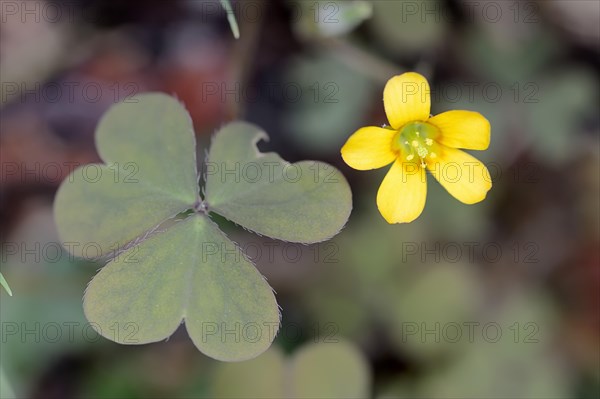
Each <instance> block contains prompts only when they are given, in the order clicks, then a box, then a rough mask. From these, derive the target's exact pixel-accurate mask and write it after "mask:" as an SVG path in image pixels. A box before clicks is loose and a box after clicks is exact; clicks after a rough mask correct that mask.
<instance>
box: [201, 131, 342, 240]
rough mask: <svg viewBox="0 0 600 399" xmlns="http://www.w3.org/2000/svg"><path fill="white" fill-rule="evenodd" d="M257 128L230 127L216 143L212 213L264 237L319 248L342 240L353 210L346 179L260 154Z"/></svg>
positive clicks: (261, 135)
mask: <svg viewBox="0 0 600 399" xmlns="http://www.w3.org/2000/svg"><path fill="white" fill-rule="evenodd" d="M261 139H265V140H266V139H268V136H267V134H266V133H265V132H263V131H262V130H260V129H259V128H258V127H256V126H254V125H251V124H248V123H243V122H237V123H231V124H229V125H227V126H225V127H224V128H223V129H221V130H220V131H219V132H218V133H217V134H216V135H215V137H214V138H213V142H212V145H211V148H210V152H209V154H208V162H207V165H206V166H207V168H206V202H207V204H208V205H207V206H208V209H209V210H211V211H214V212H216V213H218V214H219V215H222V216H224V217H226V218H227V219H229V220H231V221H233V222H235V223H237V224H239V225H241V226H243V227H245V228H247V229H249V230H252V231H254V232H257V233H259V234H264V235H267V236H269V237H273V238H278V239H281V240H285V241H293V242H301V243H314V242H319V241H324V240H326V239H329V238H331V237H333V236H334V235H335V234H337V233H338V232H339V231H340V230H341V228H342V227H343V226H344V224H345V223H346V221H347V220H348V217H349V216H350V211H351V210H352V197H351V192H350V187H349V186H348V183H347V181H346V179H345V178H344V176H343V175H342V174H341V173H340V172H339V171H338V170H337V169H335V168H334V167H332V166H331V165H328V164H326V163H323V162H317V161H302V162H298V163H295V164H290V163H289V162H286V161H285V160H283V159H282V158H281V157H279V155H277V154H276V153H260V152H259V151H258V149H257V148H256V143H257V142H258V141H260V140H261Z"/></svg>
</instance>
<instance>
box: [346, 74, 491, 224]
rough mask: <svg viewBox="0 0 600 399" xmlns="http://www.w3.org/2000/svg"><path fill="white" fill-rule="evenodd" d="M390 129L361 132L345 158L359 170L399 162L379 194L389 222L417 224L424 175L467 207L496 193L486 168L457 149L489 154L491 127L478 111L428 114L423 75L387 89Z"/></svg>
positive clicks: (401, 77)
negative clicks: (414, 222) (492, 190)
mask: <svg viewBox="0 0 600 399" xmlns="http://www.w3.org/2000/svg"><path fill="white" fill-rule="evenodd" d="M383 105H384V107H385V113H386V115H387V117H388V120H389V122H390V126H386V127H383V128H381V127H375V126H368V127H363V128H361V129H359V130H357V131H356V132H355V133H354V134H353V135H352V136H350V138H349V139H348V141H347V142H346V144H344V146H343V147H342V151H341V152H342V158H343V159H344V161H345V162H346V163H347V164H348V165H349V166H351V167H352V168H354V169H358V170H369V169H377V168H381V167H383V166H385V165H388V164H390V163H392V162H393V163H394V164H393V165H392V167H391V168H390V170H389V171H388V173H387V175H386V176H385V178H384V179H383V182H382V183H381V186H380V187H379V191H378V193H377V207H378V208H379V212H381V215H382V216H383V217H384V218H385V220H387V222H388V223H408V222H412V221H413V220H415V219H416V218H417V217H419V215H420V214H421V212H422V211H423V208H424V207H425V197H426V196H427V182H426V173H425V170H426V169H427V170H429V172H430V173H431V174H432V175H433V177H435V178H436V179H437V181H439V182H440V184H441V185H442V186H443V187H444V188H445V189H446V190H447V191H448V192H449V193H450V194H451V195H452V196H454V197H455V198H456V199H458V200H459V201H461V202H463V203H465V204H474V203H476V202H479V201H482V200H483V199H484V198H485V196H486V194H487V192H488V191H489V190H490V188H492V181H491V178H490V174H489V172H488V170H487V168H486V167H485V165H484V164H483V163H481V162H480V161H478V160H477V159H475V158H474V157H472V156H471V155H469V154H467V153H466V152H464V151H461V150H459V149H458V148H464V149H469V150H485V149H487V148H488V146H489V144H490V123H489V122H488V120H487V119H485V118H484V117H483V116H482V115H481V114H479V113H478V112H471V111H448V112H444V113H441V114H439V115H436V116H433V117H432V116H431V115H430V114H429V111H430V108H431V99H430V89H429V83H427V80H426V79H425V78H424V77H423V76H421V75H419V74H418V73H414V72H408V73H404V74H402V75H399V76H394V77H393V78H391V79H390V80H389V81H388V82H387V84H386V85H385V89H384V90H383Z"/></svg>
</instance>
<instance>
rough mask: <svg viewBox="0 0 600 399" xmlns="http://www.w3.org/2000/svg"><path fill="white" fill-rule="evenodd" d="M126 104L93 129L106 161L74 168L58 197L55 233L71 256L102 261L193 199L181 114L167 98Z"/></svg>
mask: <svg viewBox="0 0 600 399" xmlns="http://www.w3.org/2000/svg"><path fill="white" fill-rule="evenodd" d="M131 101H137V102H131V103H120V104H118V105H116V106H114V107H112V108H111V109H110V110H109V111H108V112H107V113H106V114H105V115H104V117H103V118H102V120H101V121H100V123H99V125H98V128H97V130H96V144H97V147H98V152H99V153H100V157H101V158H102V159H103V160H104V161H105V163H106V164H102V165H99V164H91V165H85V166H82V167H80V168H77V169H75V170H74V171H73V172H72V173H71V174H70V175H69V177H67V178H66V179H65V181H64V182H63V184H62V185H61V186H60V189H59V190H58V193H57V195H56V199H55V203H54V212H55V218H56V224H57V229H58V232H59V234H60V236H61V238H62V240H63V243H65V244H66V245H65V246H66V248H67V250H69V251H70V252H71V253H73V254H74V255H76V256H79V257H87V258H95V257H101V256H102V257H103V256H107V255H108V254H110V253H111V252H113V251H115V250H118V249H121V248H123V246H124V245H125V244H127V243H128V242H130V241H132V240H134V239H135V238H136V237H138V236H140V235H141V234H142V233H144V232H145V231H147V230H149V229H151V228H153V227H155V226H157V225H158V224H160V223H161V222H162V221H164V220H165V219H167V218H169V217H172V216H174V215H176V214H177V213H179V212H181V211H184V210H185V209H189V208H192V207H193V205H194V203H195V202H196V201H197V198H198V184H197V171H196V169H197V168H196V157H195V152H194V150H193V149H194V148H195V145H196V144H195V137H194V135H193V127H192V121H191V119H190V117H189V115H188V113H187V111H186V110H185V109H184V108H183V106H182V105H181V104H180V103H179V102H178V101H177V100H175V99H174V98H172V97H170V96H167V95H165V94H159V93H152V94H144V95H140V96H137V97H136V98H135V99H131Z"/></svg>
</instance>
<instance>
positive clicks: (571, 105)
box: [0, 0, 600, 398]
mask: <svg viewBox="0 0 600 399" xmlns="http://www.w3.org/2000/svg"><path fill="white" fill-rule="evenodd" d="M0 5H1V8H0V18H1V25H0V33H1V36H0V81H1V90H0V94H1V99H0V103H1V108H0V111H1V118H0V123H1V125H0V156H1V167H2V168H1V172H2V173H1V175H2V180H1V185H0V190H1V197H0V234H1V235H2V238H1V243H2V247H1V250H0V256H1V262H0V267H1V268H0V271H1V272H2V273H3V275H4V276H5V277H6V280H7V281H8V283H9V284H10V287H11V288H12V291H13V294H14V295H13V296H12V297H10V296H9V295H8V294H7V293H6V291H4V290H1V291H2V292H0V311H1V313H0V321H1V327H2V328H1V331H0V332H1V342H0V364H1V370H0V384H1V385H0V388H1V390H0V393H1V394H2V395H3V396H2V397H12V396H16V397H28V398H83V397H94V398H126V397H139V398H142V397H143V398H146V397H160V398H164V397H171V398H177V397H187V398H200V397H211V398H212V397H254V398H257V397H282V396H283V395H290V392H295V395H297V396H302V397H351V396H355V397H375V398H418V397H427V398H471V397H472V398H554V397H556V398H591V397H597V395H598V394H600V377H599V375H600V360H599V359H600V340H599V337H600V312H599V311H600V309H599V308H600V249H599V248H600V245H599V241H600V214H599V208H600V179H599V170H600V165H599V156H600V145H599V131H600V118H599V114H598V103H599V95H598V94H599V91H598V88H599V81H598V78H599V75H598V70H599V69H598V67H599V52H600V46H599V44H600V22H599V20H600V3H599V2H598V1H594V0H590V1H586V0H584V1H566V0H565V1H558V0H543V1H542V0H539V1H510V0H507V1H488V0H478V1H467V0H439V1H438V0H432V1H400V0H389V1H373V2H363V1H321V2H316V1H308V0H307V1H284V0H271V1H255V0H250V1H237V2H232V3H231V8H232V11H233V13H234V14H235V17H236V19H237V22H238V23H239V30H240V38H239V40H236V39H235V38H234V37H233V34H232V31H231V29H230V26H229V24H228V20H227V14H226V13H225V12H224V11H223V9H222V7H221V5H220V4H219V2H211V1H200V0H189V1H183V0H181V1H143V2H142V1H129V2H119V1H112V0H110V1H100V0H79V1H76V0H64V1H50V0H48V1H8V0H3V1H1V2H0ZM409 70H412V71H417V72H420V73H421V74H423V75H425V76H426V77H427V78H428V79H429V81H430V84H431V87H432V91H433V93H432V113H433V114H437V113H440V112H443V111H446V110H450V109H468V110H474V111H478V112H480V113H482V114H483V115H485V116H486V117H487V118H488V119H489V120H490V122H491V125H492V144H491V146H490V148H489V149H488V150H487V151H485V152H476V153H474V155H475V156H476V157H478V158H479V159H482V160H483V161H484V162H485V163H486V164H487V165H488V167H489V169H490V172H491V174H492V176H493V179H494V185H493V188H492V190H491V192H490V193H489V194H488V198H487V199H486V200H485V201H484V202H482V203H479V204H477V205H471V206H467V205H463V204H461V203H460V202H458V201H456V200H455V199H453V198H452V197H451V196H450V195H448V194H447V193H446V192H445V191H444V189H443V188H441V187H440V186H439V184H437V182H435V181H434V180H433V179H431V178H430V181H429V193H428V198H427V205H426V207H425V210H424V212H423V214H422V216H421V217H420V218H419V219H417V221H415V222H413V223H411V224H408V225H393V226H390V225H388V224H387V223H385V221H384V220H383V219H382V217H381V216H380V215H379V212H378V210H377V207H376V204H375V198H376V192H377V189H378V187H379V184H380V183H381V180H382V179H383V176H384V174H385V172H386V171H387V168H384V169H381V170H377V171H369V172H359V171H355V170H353V169H351V168H349V167H347V166H346V165H345V164H344V163H343V161H342V159H341V157H340V152H339V150H340V148H341V146H342V145H343V143H344V142H345V140H346V139H347V138H348V137H349V136H350V134H352V133H353V132H354V131H355V130H356V129H358V128H360V127H362V126H367V125H381V124H384V123H386V122H387V121H386V118H385V114H384V111H383V103H382V90H383V87H384V85H385V82H386V81H387V80H388V79H389V78H390V77H391V76H393V75H395V74H399V73H402V72H405V71H409ZM146 91H161V92H165V93H169V94H173V95H176V96H177V97H178V98H179V99H180V100H181V101H183V102H184V103H185V106H186V107H187V109H188V110H189V112H190V114H191V115H192V118H193V122H194V125H195V131H196V135H197V139H198V147H199V153H200V155H202V154H203V153H204V149H205V148H206V147H207V145H208V143H209V140H210V136H211V134H212V133H214V132H215V130H216V129H218V128H219V127H220V126H222V125H223V124H225V123H226V122H228V121H231V120H234V119H242V120H247V121H250V122H253V123H256V124H258V125H259V126H261V127H263V128H264V129H265V130H266V131H267V132H268V133H269V134H270V136H271V141H270V142H269V143H261V144H260V147H261V149H264V150H274V151H277V152H279V153H280V154H281V155H282V156H283V157H284V158H285V159H287V160H289V161H292V162H294V161H299V160H303V159H317V160H322V161H326V162H329V163H331V164H333V165H335V166H337V167H338V168H339V169H340V170H341V171H342V172H343V173H344V175H345V176H346V177H347V179H348V181H349V183H350V185H351V187H352V191H353V201H354V210H353V213H352V215H351V217H350V220H349V222H348V224H347V226H346V227H345V229H344V230H343V231H342V232H341V233H340V234H339V235H338V236H336V237H335V238H334V239H333V240H332V241H330V242H327V243H322V244H319V245H312V246H296V245H290V244H284V243H281V242H277V241H270V240H268V239H263V238H258V237H257V236H256V235H252V234H250V233H247V232H245V231H242V230H240V229H236V228H235V227H234V226H227V225H224V228H226V229H227V231H228V234H230V235H231V236H232V237H233V238H234V239H235V240H236V241H238V242H240V243H241V245H242V247H243V248H245V249H246V250H247V252H248V254H249V256H250V257H251V258H253V260H254V261H255V263H256V265H257V267H258V268H259V270H260V271H261V273H263V274H264V275H265V277H266V278H267V279H268V281H269V283H270V284H271V286H272V287H273V288H274V289H275V291H276V292H277V300H278V302H279V304H280V305H281V307H282V315H283V320H282V326H281V330H280V333H279V335H278V337H277V338H276V340H275V342H274V344H273V346H272V348H271V349H270V350H269V351H268V352H266V353H265V354H263V355H261V356H260V357H258V358H257V359H254V360H252V361H248V362H244V363H239V364H227V363H221V362H218V361H215V360H213V359H210V358H208V357H206V356H204V355H203V354H201V353H200V352H199V351H198V350H196V349H195V347H194V346H193V344H192V343H191V341H190V339H189V338H188V336H187V334H186V332H185V330H184V329H180V330H179V331H178V332H176V333H175V335H174V336H172V337H171V338H170V339H169V340H168V341H167V342H162V343H157V344H152V345H143V346H122V345H118V344H115V343H112V342H110V341H108V340H106V339H104V338H101V337H99V336H98V335H97V334H95V333H94V331H93V330H92V329H91V328H89V324H88V323H87V322H86V320H85V317H84V315H83V309H82V296H83V293H84V290H85V288H86V285H87V283H88V282H89V281H90V280H91V278H92V277H93V275H94V274H95V273H96V272H97V270H98V269H99V268H100V267H101V266H102V265H101V264H94V263H89V262H82V261H78V260H73V259H69V256H68V255H67V254H66V252H65V251H62V250H61V249H60V244H59V239H58V237H57V233H56V230H55V226H54V222H53V216H52V203H53V198H54V195H55V192H56V189H57V188H58V186H59V184H60V182H61V181H62V179H64V177H66V175H67V174H68V173H69V172H70V171H71V170H72V169H73V168H74V166H77V165H81V164H86V163H90V162H96V161H98V160H99V158H98V154H97V153H96V150H95V146H94V139H93V135H94V129H95V126H96V124H97V122H98V119H99V117H100V116H101V115H102V114H103V113H104V112H105V111H106V110H107V108H108V107H109V106H110V105H112V104H114V103H116V102H119V101H123V100H126V99H128V98H130V97H132V96H135V95H136V94H139V93H142V92H146ZM223 223H224V222H223Z"/></svg>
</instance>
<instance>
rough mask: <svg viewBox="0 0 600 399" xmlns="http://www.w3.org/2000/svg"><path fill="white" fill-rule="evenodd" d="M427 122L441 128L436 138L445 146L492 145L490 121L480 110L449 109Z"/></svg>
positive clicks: (475, 148) (480, 147)
mask: <svg viewBox="0 0 600 399" xmlns="http://www.w3.org/2000/svg"><path fill="white" fill-rule="evenodd" d="M427 122H428V123H431V124H432V125H434V126H436V127H437V128H438V129H440V132H441V134H440V136H439V137H438V138H436V140H437V141H438V142H439V143H440V144H443V145H445V146H448V147H452V148H465V149H468V150H485V149H487V148H488V146H489V145H490V129H491V128H490V122H489V121H488V120H487V119H485V117H484V116H483V115H481V114H480V113H479V112H473V111H448V112H444V113H441V114H439V115H436V116H434V117H433V118H430V119H429V120H428V121H427Z"/></svg>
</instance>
